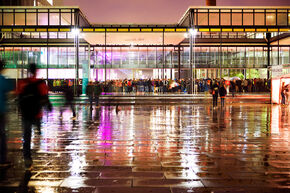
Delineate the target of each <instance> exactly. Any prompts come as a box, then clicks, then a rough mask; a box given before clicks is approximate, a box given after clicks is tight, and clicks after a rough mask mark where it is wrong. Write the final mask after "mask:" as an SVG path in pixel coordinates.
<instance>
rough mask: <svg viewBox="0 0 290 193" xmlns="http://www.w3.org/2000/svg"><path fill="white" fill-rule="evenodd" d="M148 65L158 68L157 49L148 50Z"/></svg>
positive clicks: (150, 48)
mask: <svg viewBox="0 0 290 193" xmlns="http://www.w3.org/2000/svg"><path fill="white" fill-rule="evenodd" d="M148 64H149V66H150V67H156V48H153V47H149V48H148Z"/></svg>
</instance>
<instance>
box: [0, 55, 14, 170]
mask: <svg viewBox="0 0 290 193" xmlns="http://www.w3.org/2000/svg"><path fill="white" fill-rule="evenodd" d="M4 66H5V63H4V62H3V61H1V60H0V167H7V166H10V165H11V163H10V162H7V143H6V132H5V127H6V120H5V119H6V116H5V114H6V102H7V101H6V94H7V93H8V92H9V91H11V90H12V86H11V85H10V84H9V82H8V81H7V80H6V79H5V77H4V76H3V75H2V72H3V70H4Z"/></svg>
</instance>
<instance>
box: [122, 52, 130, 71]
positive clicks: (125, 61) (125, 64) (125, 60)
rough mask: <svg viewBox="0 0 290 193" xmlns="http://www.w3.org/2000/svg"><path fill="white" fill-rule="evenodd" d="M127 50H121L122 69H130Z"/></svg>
mask: <svg viewBox="0 0 290 193" xmlns="http://www.w3.org/2000/svg"><path fill="white" fill-rule="evenodd" d="M128 53H129V48H121V54H122V59H121V60H122V67H130V65H129V54H128Z"/></svg>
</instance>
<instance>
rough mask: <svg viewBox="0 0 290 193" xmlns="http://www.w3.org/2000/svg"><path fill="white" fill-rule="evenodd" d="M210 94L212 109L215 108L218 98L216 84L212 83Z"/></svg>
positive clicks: (217, 86)
mask: <svg viewBox="0 0 290 193" xmlns="http://www.w3.org/2000/svg"><path fill="white" fill-rule="evenodd" d="M211 94H212V102H213V107H214V108H215V107H217V100H218V96H219V84H218V82H214V84H213V85H212V88H211Z"/></svg>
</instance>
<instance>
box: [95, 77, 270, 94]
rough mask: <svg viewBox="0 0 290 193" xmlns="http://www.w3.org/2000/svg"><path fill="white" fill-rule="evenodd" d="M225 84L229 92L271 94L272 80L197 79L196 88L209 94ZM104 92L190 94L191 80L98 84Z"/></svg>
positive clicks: (129, 80) (125, 81) (128, 81)
mask: <svg viewBox="0 0 290 193" xmlns="http://www.w3.org/2000/svg"><path fill="white" fill-rule="evenodd" d="M222 81H224V82H225V87H226V89H227V90H228V91H229V92H232V93H238V92H270V89H271V80H270V79H245V80H240V79H232V80H225V79H209V78H207V79H197V80H196V81H195V82H194V87H195V90H196V91H197V92H209V91H210V89H211V87H212V86H213V84H214V82H222ZM98 84H99V85H100V86H101V89H102V92H124V93H136V92H144V93H165V92H166V93H168V92H174V93H178V92H179V93H188V91H189V90H190V80H189V79H178V80H172V79H124V80H108V81H102V82H98Z"/></svg>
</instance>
